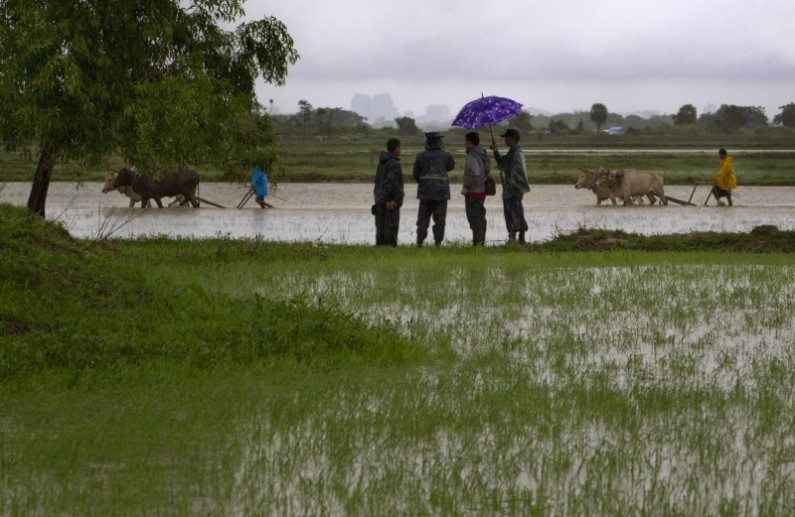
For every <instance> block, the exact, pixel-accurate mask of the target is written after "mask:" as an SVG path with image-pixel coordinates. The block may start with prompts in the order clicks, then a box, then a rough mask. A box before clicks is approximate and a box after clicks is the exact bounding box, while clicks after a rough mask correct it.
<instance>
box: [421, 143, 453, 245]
mask: <svg viewBox="0 0 795 517" xmlns="http://www.w3.org/2000/svg"><path fill="white" fill-rule="evenodd" d="M453 167H455V161H454V160H453V157H452V155H451V154H450V153H448V152H447V151H445V150H444V148H443V146H442V135H440V134H439V133H438V132H436V131H433V132H430V133H425V150H424V151H422V152H421V153H419V154H418V155H417V159H416V160H414V173H413V176H414V179H415V180H416V181H417V199H419V200H420V206H419V209H418V211H417V246H420V247H421V246H422V243H423V242H425V238H426V237H427V236H428V225H429V224H430V222H431V216H433V240H434V242H435V243H436V245H437V246H438V245H440V244H441V243H442V241H443V240H444V225H445V219H446V218H447V200H448V199H450V177H449V176H448V174H447V173H448V172H450V171H451V170H453Z"/></svg>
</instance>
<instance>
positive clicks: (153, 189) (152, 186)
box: [113, 167, 199, 208]
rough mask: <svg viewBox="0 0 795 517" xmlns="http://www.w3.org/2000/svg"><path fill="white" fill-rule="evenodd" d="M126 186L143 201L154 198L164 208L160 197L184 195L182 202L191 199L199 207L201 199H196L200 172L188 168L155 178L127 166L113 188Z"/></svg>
mask: <svg viewBox="0 0 795 517" xmlns="http://www.w3.org/2000/svg"><path fill="white" fill-rule="evenodd" d="M125 186H126V187H132V190H133V192H135V193H136V194H138V195H139V196H141V199H142V203H146V202H147V201H149V200H150V199H154V200H155V203H157V206H158V207H160V208H163V203H162V202H161V201H160V198H163V197H173V196H183V199H184V200H185V201H183V202H182V204H185V203H187V202H188V201H190V203H191V204H192V205H193V206H194V207H195V208H198V207H199V200H198V199H196V189H197V187H198V186H199V173H197V172H196V171H192V170H188V171H185V172H181V173H174V174H169V175H166V176H164V177H162V178H157V179H153V178H150V177H148V176H145V175H142V174H138V173H137V172H135V171H134V170H131V169H128V168H126V167H125V168H123V169H122V170H120V171H119V174H118V175H116V179H115V180H114V181H113V188H119V187H125ZM142 207H143V205H142Z"/></svg>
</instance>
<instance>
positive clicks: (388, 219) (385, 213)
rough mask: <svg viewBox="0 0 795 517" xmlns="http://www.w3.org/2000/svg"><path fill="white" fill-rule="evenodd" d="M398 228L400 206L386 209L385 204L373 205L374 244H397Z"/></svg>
mask: <svg viewBox="0 0 795 517" xmlns="http://www.w3.org/2000/svg"><path fill="white" fill-rule="evenodd" d="M399 228H400V207H398V208H395V209H393V210H388V209H387V207H386V205H375V245H376V246H397V239H398V229H399Z"/></svg>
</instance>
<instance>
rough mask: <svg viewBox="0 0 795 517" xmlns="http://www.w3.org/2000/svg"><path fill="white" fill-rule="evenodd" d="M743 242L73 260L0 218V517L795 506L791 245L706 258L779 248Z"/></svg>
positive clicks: (32, 221) (98, 255)
mask: <svg viewBox="0 0 795 517" xmlns="http://www.w3.org/2000/svg"><path fill="white" fill-rule="evenodd" d="M751 234H752V235H749V236H738V235H726V234H714V235H705V236H702V237H701V241H702V243H703V247H702V248H700V249H697V248H694V247H692V246H693V244H694V243H695V242H696V241H697V239H696V240H694V241H693V242H692V243H691V242H685V244H683V249H686V250H692V251H687V252H671V251H668V252H654V253H649V252H641V251H633V250H629V249H625V248H623V247H622V245H621V244H620V243H615V242H613V244H612V245H610V246H612V249H610V250H608V245H609V243H608V242H606V241H607V240H608V239H610V238H611V235H610V232H607V231H603V230H602V231H600V230H592V231H591V232H590V233H589V234H587V235H585V234H582V233H581V234H579V235H577V236H575V238H576V237H586V236H587V237H589V238H591V239H592V240H593V241H600V240H601V241H605V242H602V244H604V248H601V249H603V250H606V251H595V250H596V249H597V248H595V247H594V248H587V249H590V250H591V251H587V252H582V251H577V252H564V251H561V249H558V250H554V249H552V248H550V249H549V250H547V251H546V252H538V251H537V250H533V249H532V248H519V247H487V248H477V249H473V248H472V247H471V246H460V247H443V248H439V249H427V248H424V249H416V248H413V247H404V248H399V249H390V250H382V249H374V248H373V247H371V246H323V245H317V244H313V243H290V244H288V243H265V242H262V241H259V240H241V241H237V240H228V239H213V240H207V241H190V240H183V241H180V240H176V241H173V240H168V239H165V238H161V239H151V240H142V241H119V242H113V243H109V244H104V245H103V246H101V247H98V246H93V247H92V246H90V243H85V242H79V241H74V240H72V239H69V238H68V236H67V235H66V234H65V232H64V230H63V229H62V228H59V227H58V226H57V225H53V224H51V223H44V222H43V221H42V219H41V218H37V217H30V216H29V215H28V214H26V213H25V211H23V210H20V209H17V208H12V207H8V206H7V205H0V274H2V275H5V276H3V277H2V278H0V315H1V316H2V319H0V325H2V328H1V329H0V368H3V370H2V371H3V372H4V374H3V375H2V376H0V407H1V408H2V413H1V414H0V465H2V469H1V470H0V485H2V490H3V497H0V514H9V515H39V514H45V515H85V514H101V515H126V514H131V513H135V514H141V515H160V514H171V513H175V514H181V515H183V514H184V515H194V514H201V515H227V514H230V513H231V514H244V515H261V514H268V515H270V514H274V515H282V514H302V515H303V514H306V515H326V514H338V513H344V514H350V515H381V514H384V513H388V514H392V513H395V514H412V515H414V514H417V515H426V514H433V515H465V514H471V513H477V514H489V515H491V514H495V515H503V514H511V515H569V514H578V515H579V514H585V515H590V514H593V515H647V514H648V515H653V514H658V513H662V514H672V515H719V514H731V515H735V514H738V513H750V514H757V513H758V514H770V515H790V514H793V510H795V496H794V495H793V492H792V490H791V489H790V484H791V483H790V482H789V481H790V479H791V469H790V465H791V461H790V459H791V456H792V447H791V434H792V433H791V430H792V416H791V415H792V414H793V400H792V394H791V392H792V385H793V382H795V373H794V372H795V356H793V353H792V351H791V343H792V342H793V328H795V327H793V315H792V310H791V307H792V303H793V292H792V288H791V286H792V285H794V284H795V270H794V269H793V260H792V255H791V253H756V254H752V253H747V252H743V253H738V252H732V253H727V252H726V251H728V250H730V249H733V250H740V249H741V248H740V246H746V245H748V244H749V243H751V242H756V243H757V244H759V245H760V246H764V245H765V243H767V244H769V245H770V248H769V249H770V250H776V249H779V248H778V246H779V245H780V244H782V243H783V242H784V241H786V240H789V241H790V242H792V241H795V239H793V235H792V232H779V231H778V230H776V229H774V228H772V227H761V228H758V229H756V230H754V231H753V232H751ZM612 238H613V240H614V241H615V238H619V239H625V240H627V241H629V242H632V241H634V240H635V237H634V236H631V235H612ZM745 238H747V239H748V240H743V239H745ZM654 239H657V241H656V242H660V243H661V242H666V243H667V245H670V246H671V248H673V247H674V246H675V245H676V244H677V243H682V242H683V236H681V235H675V236H668V237H665V236H657V237H654ZM732 242H735V245H736V246H737V247H735V248H731V243H732ZM763 249H764V248H763V247H760V251H762V250H763ZM706 250H714V251H706ZM36 275H38V276H36ZM128 275H129V276H128ZM26 283H27V284H30V285H33V284H35V289H33V290H28V289H26V288H23V287H22V286H23V285H25V284H26ZM50 284H53V285H50ZM32 306H39V307H40V309H41V310H42V313H43V314H45V315H46V316H47V317H42V316H40V315H29V314H28V312H29V311H28V309H29V308H30V307H32ZM150 306H151V307H150ZM17 308H18V309H17ZM15 310H16V311H17V312H16V313H14V312H13V311H15ZM12 313H13V314H16V315H17V316H19V317H18V318H17V319H11V318H9V317H8V315H9V314H12ZM352 315H355V317H354V316H352ZM398 326H399V327H400V332H399V333H398V332H395V329H396V328H398ZM34 335H38V336H40V339H39V340H38V341H35V342H33V340H34V338H35V336H34ZM97 335H98V336H102V339H99V338H98V337H97ZM291 337H292V340H291ZM61 341H64V342H66V343H67V345H66V346H62V345H60V342H61ZM85 343H93V348H92V347H89V346H87V345H85ZM122 347H124V349H123V350H122ZM440 350H441V351H444V350H448V351H452V352H449V353H448V354H447V355H445V356H443V357H444V358H447V359H450V360H429V359H435V358H436V357H437V354H438V353H439V351H440ZM11 364H13V365H14V366H16V368H11V367H10V365H11ZM34 366H35V367H34ZM9 369H10V373H9ZM738 437H740V439H738ZM672 465H675V467H676V468H670V467H671V466H672ZM749 479H754V480H757V481H756V482H752V483H748V482H747V481H748V480H749Z"/></svg>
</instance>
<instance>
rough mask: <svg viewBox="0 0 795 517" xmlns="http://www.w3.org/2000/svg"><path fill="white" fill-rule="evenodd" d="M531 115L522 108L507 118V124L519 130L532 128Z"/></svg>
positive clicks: (524, 130) (525, 130) (530, 129)
mask: <svg viewBox="0 0 795 517" xmlns="http://www.w3.org/2000/svg"><path fill="white" fill-rule="evenodd" d="M532 118H533V117H532V116H531V115H530V113H528V112H527V111H526V110H522V111H520V112H519V114H518V115H516V116H515V117H513V118H512V119H510V120H508V124H509V125H511V126H513V127H515V128H516V129H518V130H519V131H520V132H527V131H532V130H533V123H532Z"/></svg>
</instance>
